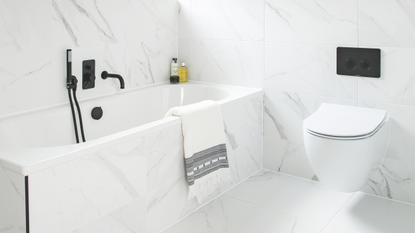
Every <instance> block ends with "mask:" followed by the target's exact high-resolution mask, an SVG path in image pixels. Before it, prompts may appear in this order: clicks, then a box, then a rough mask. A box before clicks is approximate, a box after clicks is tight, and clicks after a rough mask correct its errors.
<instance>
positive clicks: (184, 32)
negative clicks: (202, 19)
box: [178, 0, 192, 48]
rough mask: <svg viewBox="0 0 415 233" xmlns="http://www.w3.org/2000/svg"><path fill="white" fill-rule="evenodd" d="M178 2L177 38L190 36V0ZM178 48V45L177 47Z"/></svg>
mask: <svg viewBox="0 0 415 233" xmlns="http://www.w3.org/2000/svg"><path fill="white" fill-rule="evenodd" d="M178 2H179V35H178V36H179V40H180V39H181V38H191V37H192V0H178ZM179 48H180V47H179Z"/></svg>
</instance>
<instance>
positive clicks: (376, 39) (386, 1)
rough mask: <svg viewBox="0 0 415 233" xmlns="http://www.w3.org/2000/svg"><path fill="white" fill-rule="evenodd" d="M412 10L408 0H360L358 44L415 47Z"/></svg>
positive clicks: (410, 2)
mask: <svg viewBox="0 0 415 233" xmlns="http://www.w3.org/2000/svg"><path fill="white" fill-rule="evenodd" d="M373 6H376V7H373ZM414 11H415V2H414V1H411V0H400V1H396V0H380V1H377V0H360V1H359V45H361V46H377V47H379V46H387V47H399V48H415V27H414V23H415V17H414V14H413V12H414Z"/></svg>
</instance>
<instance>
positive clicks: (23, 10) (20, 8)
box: [0, 0, 51, 55]
mask: <svg viewBox="0 0 415 233" xmlns="http://www.w3.org/2000/svg"><path fill="white" fill-rule="evenodd" d="M50 4H51V1H50V0H39V1H31V0H21V1H14V0H2V1H1V2H0V18H1V20H0V55H4V54H11V53H21V52H38V51H41V50H44V49H49V48H50V47H51V46H50V43H51V26H50V16H51V9H50Z"/></svg>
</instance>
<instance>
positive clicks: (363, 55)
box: [337, 47, 380, 78]
mask: <svg viewBox="0 0 415 233" xmlns="http://www.w3.org/2000/svg"><path fill="white" fill-rule="evenodd" d="M337 74H339V75H351V76H362V77H370V78H380V49H368V48H348V47H337Z"/></svg>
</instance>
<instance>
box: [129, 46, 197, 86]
mask: <svg viewBox="0 0 415 233" xmlns="http://www.w3.org/2000/svg"><path fill="white" fill-rule="evenodd" d="M131 50H132V61H131V71H130V73H131V86H132V87H139V86H145V85H149V84H155V83H159V82H165V81H169V78H170V63H171V59H172V58H173V57H177V54H178V49H177V43H176V42H172V41H171V40H168V39H161V40H157V41H156V40H149V41H141V42H134V43H132V48H131ZM189 69H190V68H189Z"/></svg>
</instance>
